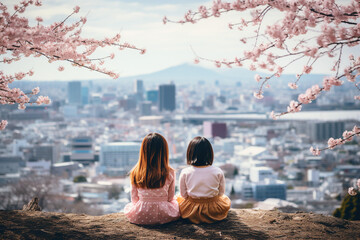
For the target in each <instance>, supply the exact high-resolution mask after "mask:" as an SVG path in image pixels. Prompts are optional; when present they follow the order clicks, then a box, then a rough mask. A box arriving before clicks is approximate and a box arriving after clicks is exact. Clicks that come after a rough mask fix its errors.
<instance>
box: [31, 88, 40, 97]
mask: <svg viewBox="0 0 360 240" xmlns="http://www.w3.org/2000/svg"><path fill="white" fill-rule="evenodd" d="M39 92H40V88H39V87H36V88H34V89H33V90H32V91H31V94H32V95H36V94H38V93H39Z"/></svg>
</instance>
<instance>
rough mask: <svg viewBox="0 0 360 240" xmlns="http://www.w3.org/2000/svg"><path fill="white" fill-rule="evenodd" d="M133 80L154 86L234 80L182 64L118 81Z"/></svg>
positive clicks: (196, 66) (205, 69)
mask: <svg viewBox="0 0 360 240" xmlns="http://www.w3.org/2000/svg"><path fill="white" fill-rule="evenodd" d="M134 79H142V80H144V82H148V83H149V82H150V83H154V84H159V83H169V82H171V81H172V82H174V83H176V84H177V83H193V82H197V81H215V80H219V81H231V80H233V79H234V78H233V77H230V76H225V75H223V74H220V73H217V72H215V71H213V70H211V69H208V68H204V67H200V66H198V65H191V64H182V65H178V66H174V67H169V68H166V69H164V70H160V71H158V72H154V73H150V74H143V75H138V76H132V77H123V78H120V80H123V81H124V80H125V81H126V80H134ZM131 82H132V81H131Z"/></svg>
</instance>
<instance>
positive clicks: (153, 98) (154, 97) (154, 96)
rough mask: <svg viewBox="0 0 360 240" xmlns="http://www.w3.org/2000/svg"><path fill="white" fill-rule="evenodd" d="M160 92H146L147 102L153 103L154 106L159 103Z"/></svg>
mask: <svg viewBox="0 0 360 240" xmlns="http://www.w3.org/2000/svg"><path fill="white" fill-rule="evenodd" d="M158 98H159V91H158V90H149V91H147V92H146V100H148V101H150V102H152V103H153V104H157V103H158Z"/></svg>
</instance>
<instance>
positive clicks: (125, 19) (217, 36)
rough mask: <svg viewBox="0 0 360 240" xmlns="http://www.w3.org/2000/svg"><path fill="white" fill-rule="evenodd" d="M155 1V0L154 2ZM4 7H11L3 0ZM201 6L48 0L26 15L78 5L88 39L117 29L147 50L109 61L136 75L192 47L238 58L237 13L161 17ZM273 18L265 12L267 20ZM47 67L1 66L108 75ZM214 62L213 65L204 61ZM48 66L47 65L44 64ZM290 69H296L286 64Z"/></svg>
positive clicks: (58, 12)
mask: <svg viewBox="0 0 360 240" xmlns="http://www.w3.org/2000/svg"><path fill="white" fill-rule="evenodd" d="M157 2H159V1H157ZM4 4H6V5H13V1H11V0H7V1H5V2H4ZM201 4H210V2H209V1H203V2H199V1H197V2H193V1H173V2H169V1H168V2H166V3H157V4H151V3H150V1H140V0H139V1H136V2H135V1H110V0H107V1H95V0H87V1H85V0H76V1H70V0H47V1H44V2H43V6H42V7H30V8H29V9H28V11H26V12H25V16H27V17H30V18H31V19H35V17H37V16H41V17H43V18H44V21H45V24H50V23H52V22H53V21H60V20H63V19H64V18H65V17H66V16H67V14H69V13H71V12H72V9H73V7H74V6H76V5H79V6H80V7H81V10H80V13H79V14H77V15H75V16H73V17H72V18H71V19H70V21H75V20H77V19H78V18H79V17H80V16H84V15H87V18H88V22H87V23H86V25H85V27H84V30H83V33H84V36H86V37H93V38H97V39H101V38H103V37H109V36H113V35H114V34H116V33H119V32H120V33H121V35H122V39H124V41H128V42H130V43H132V44H135V45H136V46H139V47H141V48H143V47H144V48H146V49H147V54H145V55H140V54H139V53H138V52H135V51H131V50H125V51H121V52H115V53H116V56H117V57H116V59H115V60H114V61H112V62H109V63H108V65H107V66H108V67H109V69H112V70H116V71H118V72H120V73H121V74H122V76H129V75H138V74H143V73H149V72H153V71H157V70H160V69H164V68H166V67H169V66H173V65H177V64H181V63H184V62H192V61H193V59H194V54H193V52H192V51H191V49H190V46H192V47H193V49H194V50H195V51H196V52H197V53H198V54H199V55H201V56H202V57H206V58H211V59H222V58H228V59H231V58H233V57H235V56H241V54H242V52H243V51H244V50H245V49H246V48H248V46H247V47H246V48H245V47H244V46H243V44H241V42H240V41H239V39H240V38H241V37H244V36H250V35H252V34H253V32H252V31H245V32H244V31H243V32H239V31H237V30H232V31H231V30H229V29H228V27H227V26H228V23H229V22H234V19H237V20H240V17H239V16H240V14H241V13H229V14H226V15H223V16H222V17H221V18H210V19H207V20H204V21H200V22H199V23H197V24H184V25H180V24H166V25H163V24H162V18H163V16H165V15H166V16H167V17H169V18H171V19H174V20H176V19H180V18H181V17H182V16H183V15H184V13H185V12H186V11H187V10H188V9H193V10H195V9H197V7H198V6H199V5H201ZM273 21H275V19H274V18H273V17H272V16H269V19H268V21H267V22H273ZM111 51H113V50H100V51H98V52H97V54H99V55H107V54H109V52H111ZM332 61H333V59H331V60H329V61H322V62H321V63H319V65H317V67H316V68H315V72H319V73H321V72H328V70H329V68H330V67H329V66H330V64H331V63H332ZM46 64H47V65H49V64H48V63H47V62H46V60H45V59H25V60H24V61H21V62H20V63H18V64H12V65H11V66H9V65H6V66H1V67H0V69H5V68H6V71H16V70H18V69H20V68H21V69H24V70H28V69H31V68H33V69H34V70H35V75H34V76H33V77H32V79H38V80H50V79H54V80H55V79H89V78H91V79H94V78H105V77H106V76H104V75H101V74H99V73H95V72H89V71H88V70H84V69H77V68H73V67H71V66H67V64H64V66H65V67H66V69H65V71H64V72H61V73H60V72H58V71H57V70H56V69H57V66H58V64H57V63H56V64H50V65H49V66H47V65H46ZM202 64H203V66H212V64H211V63H202ZM45 66H46V67H45ZM290 71H292V72H294V71H295V69H294V68H290Z"/></svg>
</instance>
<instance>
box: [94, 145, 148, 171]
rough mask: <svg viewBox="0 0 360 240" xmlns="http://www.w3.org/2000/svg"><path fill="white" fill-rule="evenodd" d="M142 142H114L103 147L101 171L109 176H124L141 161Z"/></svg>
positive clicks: (101, 150) (101, 151) (101, 149)
mask: <svg viewBox="0 0 360 240" xmlns="http://www.w3.org/2000/svg"><path fill="white" fill-rule="evenodd" d="M140 146H141V143H140V142H112V143H106V144H103V145H101V148H100V169H101V171H103V172H104V173H105V174H108V175H124V174H126V173H128V171H129V170H130V169H131V168H132V167H134V165H135V164H136V163H137V161H138V160H139V152H140Z"/></svg>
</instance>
